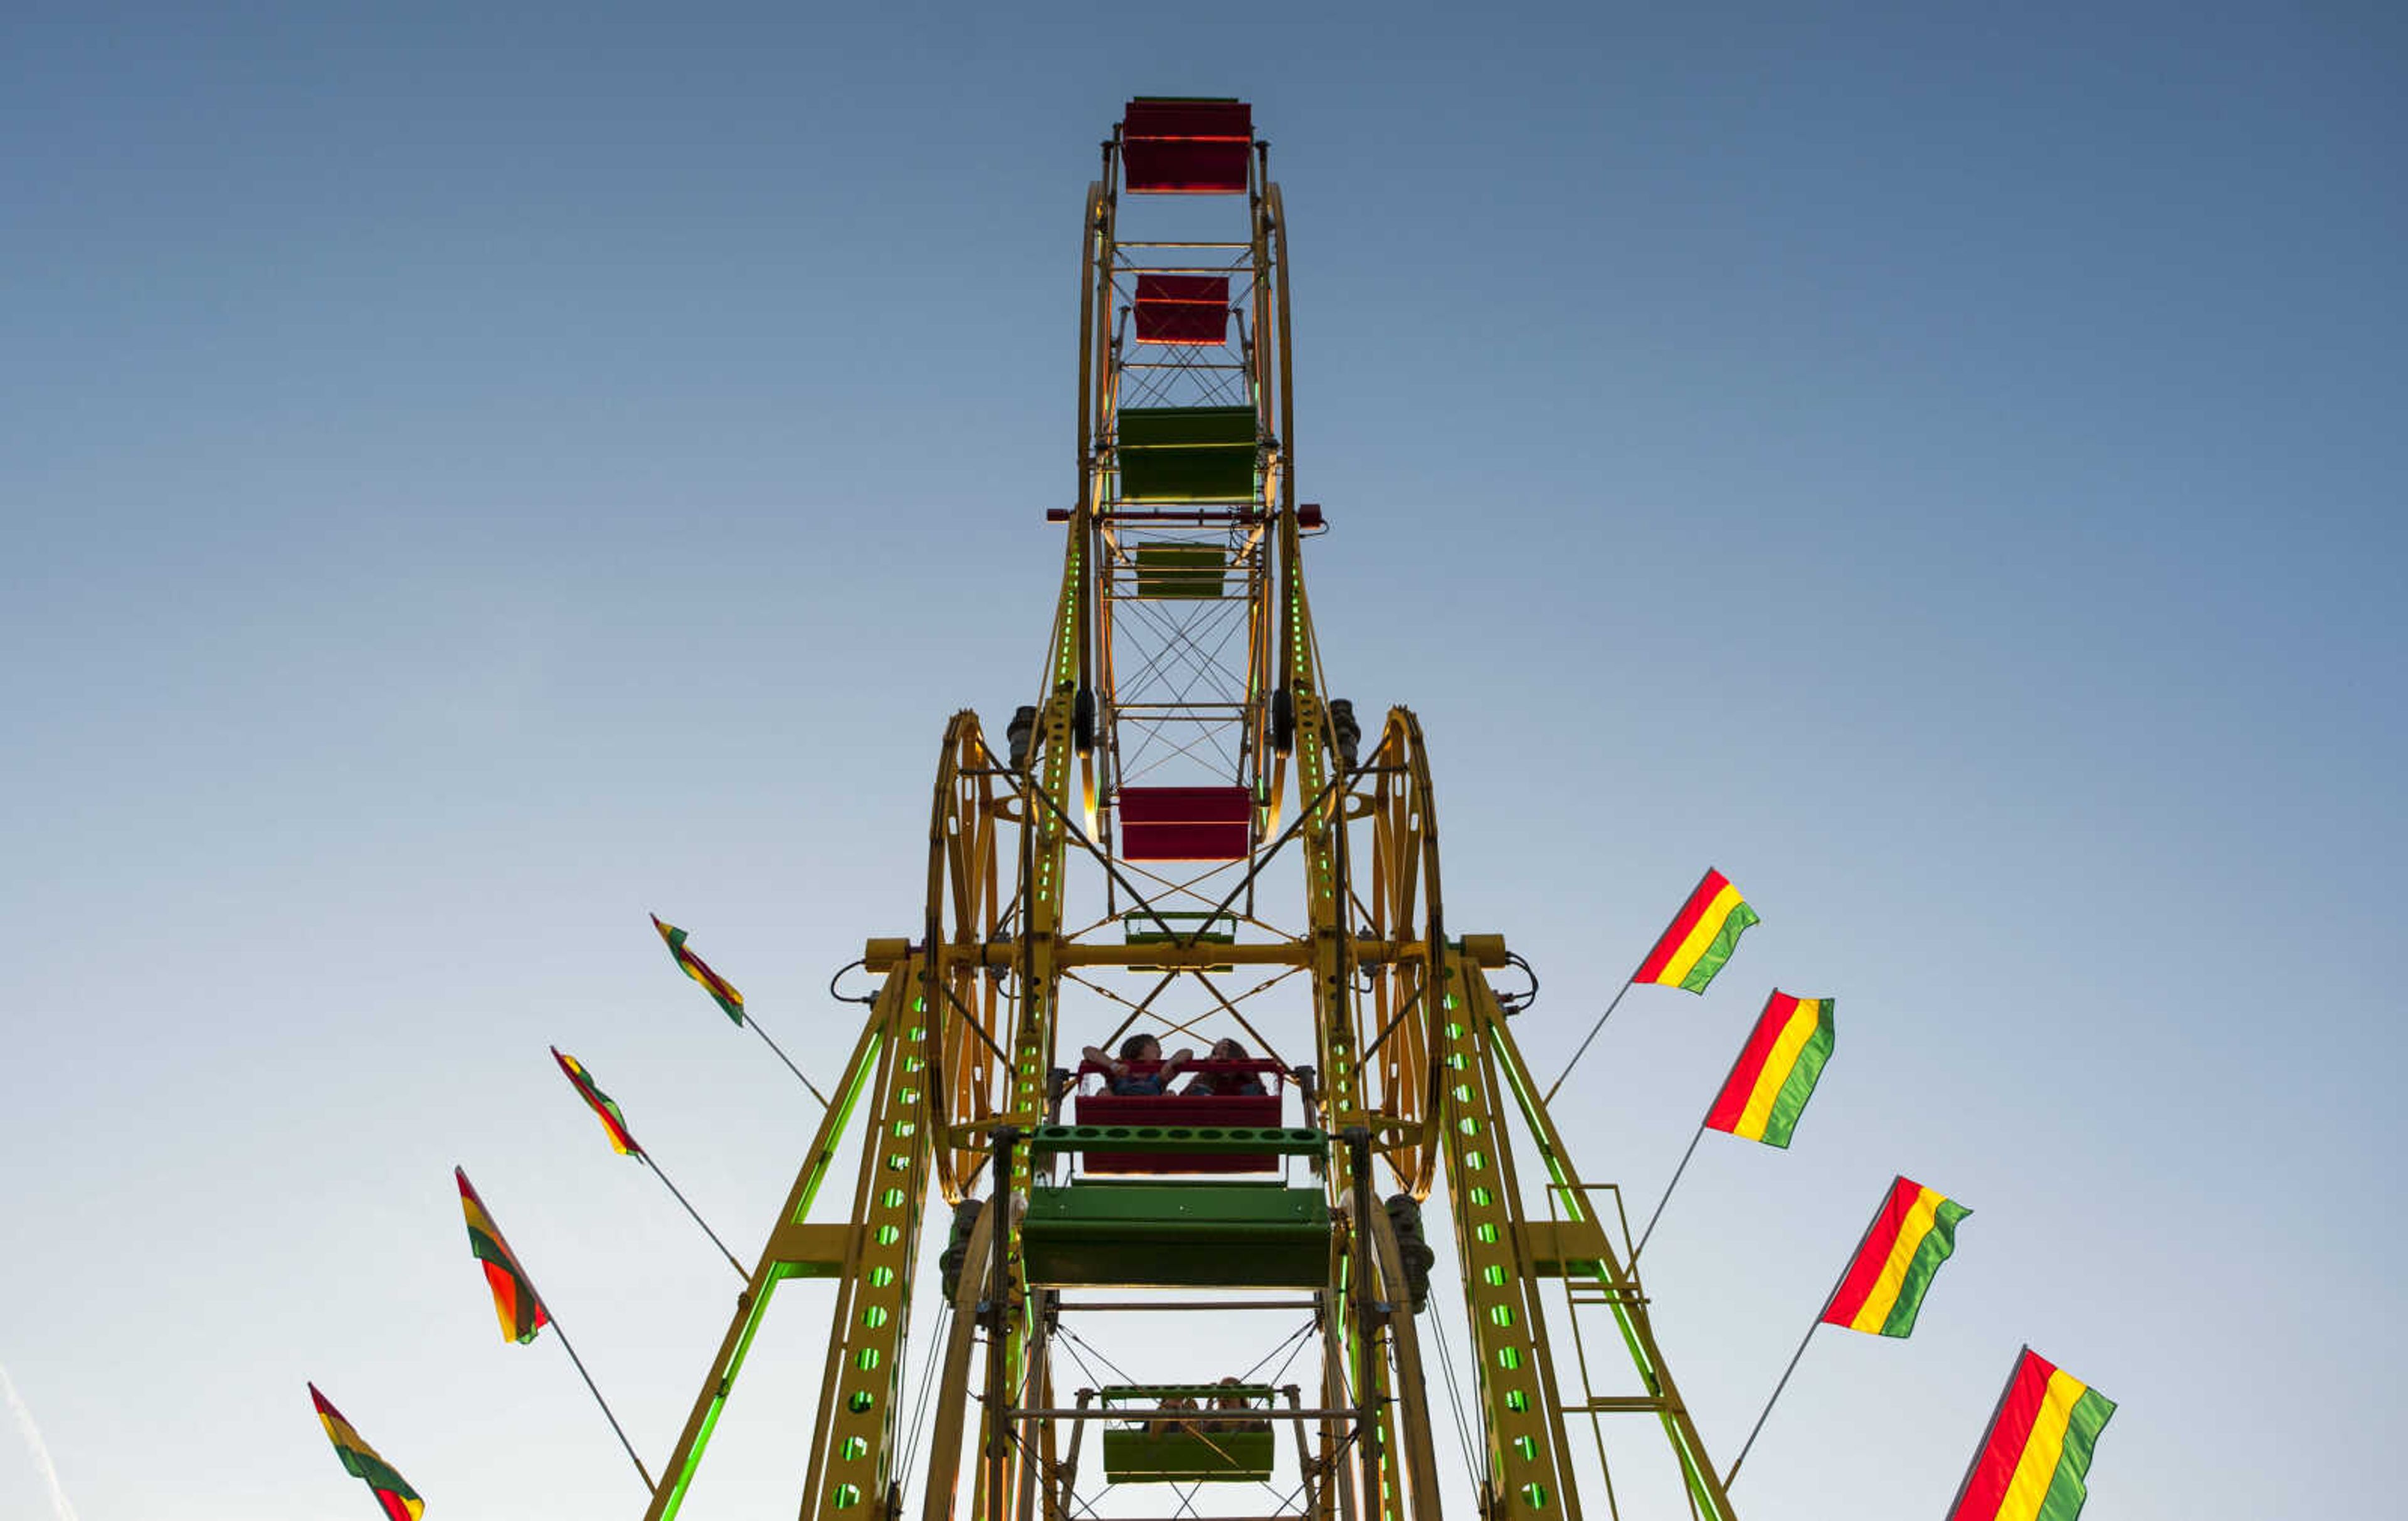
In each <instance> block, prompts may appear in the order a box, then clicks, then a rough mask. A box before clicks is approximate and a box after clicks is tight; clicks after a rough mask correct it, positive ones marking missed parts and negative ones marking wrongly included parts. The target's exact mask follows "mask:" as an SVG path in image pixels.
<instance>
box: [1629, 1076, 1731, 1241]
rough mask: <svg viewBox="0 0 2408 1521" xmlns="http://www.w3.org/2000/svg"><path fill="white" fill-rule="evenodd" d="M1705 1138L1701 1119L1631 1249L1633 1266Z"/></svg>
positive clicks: (1703, 1124)
mask: <svg viewBox="0 0 2408 1521" xmlns="http://www.w3.org/2000/svg"><path fill="white" fill-rule="evenodd" d="M1708 1112H1709V1113H1711V1112H1712V1111H1708ZM1705 1139H1706V1122H1705V1121H1703V1120H1699V1122H1698V1133H1697V1134H1696V1135H1694V1136H1691V1137H1690V1138H1689V1149H1688V1150H1687V1151H1684V1152H1683V1153H1682V1154H1681V1165H1680V1166H1679V1167H1676V1168H1674V1169H1672V1181H1671V1182H1670V1183H1668V1184H1665V1185H1664V1197H1663V1198H1659V1199H1657V1200H1656V1212H1655V1213H1653V1214H1651V1215H1649V1216H1648V1217H1647V1228H1646V1229H1645V1230H1642V1231H1641V1232H1640V1233H1639V1244H1638V1245H1637V1246H1634V1247H1632V1248H1631V1249H1630V1265H1631V1266H1632V1267H1634V1268H1635V1267H1637V1266H1639V1254H1640V1253H1641V1252H1644V1251H1646V1250H1647V1238H1648V1237H1650V1236H1653V1235H1655V1234H1656V1221H1658V1220H1661V1219H1663V1218H1664V1206H1665V1205H1667V1204H1670V1203H1671V1202H1672V1190H1673V1189H1675V1188H1678V1187H1680V1186H1681V1174H1683V1173H1684V1172H1686V1171H1688V1170H1689V1158H1690V1157H1692V1156H1695V1155H1698V1142H1699V1141H1703V1140H1705Z"/></svg>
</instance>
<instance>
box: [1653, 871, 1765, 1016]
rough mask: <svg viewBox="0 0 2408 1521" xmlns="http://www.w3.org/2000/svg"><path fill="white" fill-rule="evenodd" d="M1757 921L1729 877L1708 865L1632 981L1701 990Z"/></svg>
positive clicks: (1691, 990)
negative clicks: (1696, 885) (1695, 888)
mask: <svg viewBox="0 0 2408 1521" xmlns="http://www.w3.org/2000/svg"><path fill="white" fill-rule="evenodd" d="M1758 922H1759V921H1758V920H1757V918H1756V911H1755V910H1754V909H1751V908H1749V907H1748V906H1747V900H1746V899H1745V898H1743V897H1740V896H1739V889H1738V888H1736V887H1733V886H1732V885H1731V884H1730V879H1729V878H1728V877H1726V876H1724V875H1723V874H1722V873H1721V872H1719V871H1716V870H1713V869H1712V868H1708V869H1707V872H1706V874H1705V876H1704V878H1702V879H1701V880H1700V881H1699V883H1698V890H1697V891H1696V892H1694V893H1691V894H1690V895H1689V901H1687V902H1686V903H1684V904H1682V905H1681V911H1680V912H1679V913H1676V914H1674V915H1673V916H1672V923H1671V925H1670V926H1669V927H1667V928H1666V929H1665V931H1664V938H1663V939H1662V940H1657V941H1656V949H1654V950H1653V951H1650V952H1648V953H1647V959H1646V960H1644V961H1642V962H1641V963H1640V964H1639V975H1638V976H1636V977H1633V978H1632V979H1631V981H1632V982H1634V983H1662V984H1663V985H1664V986H1666V987H1684V988H1687V989H1688V990H1689V991H1690V992H1692V993H1703V992H1704V991H1705V990H1706V984H1707V983H1711V982H1713V980H1714V973H1716V972H1718V971H1720V970H1722V969H1723V963H1724V962H1726V961H1728V960H1729V959H1730V954H1731V952H1732V951H1733V950H1734V949H1736V948H1737V947H1738V945H1739V938H1740V937H1741V936H1742V935H1744V934H1745V933H1747V926H1750V925H1753V924H1756V923H1758Z"/></svg>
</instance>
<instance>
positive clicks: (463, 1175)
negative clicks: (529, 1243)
mask: <svg viewBox="0 0 2408 1521" xmlns="http://www.w3.org/2000/svg"><path fill="white" fill-rule="evenodd" d="M452 1176H453V1177H454V1178H457V1179H458V1180H459V1182H460V1209H461V1212H463V1213H464V1214H466V1215H467V1217H468V1250H469V1251H470V1252H471V1253H472V1254H474V1255H475V1256H476V1258H477V1260H478V1261H480V1262H481V1263H483V1264H484V1265H485V1283H486V1284H487V1286H489V1287H491V1288H492V1289H493V1291H494V1314H495V1317H496V1318H497V1319H499V1320H500V1321H501V1323H502V1334H503V1335H504V1336H505V1337H508V1338H509V1340H511V1341H513V1342H532V1341H534V1340H535V1333H536V1332H538V1331H539V1330H541V1329H543V1327H544V1326H545V1324H546V1323H548V1322H549V1321H550V1320H551V1319H552V1317H551V1316H550V1315H549V1314H547V1313H544V1308H543V1300H542V1299H538V1297H537V1296H536V1292H535V1284H532V1283H530V1282H529V1281H528V1280H527V1275H526V1270H525V1269H523V1268H521V1267H520V1266H519V1259H518V1258H517V1257H516V1256H513V1255H512V1254H511V1252H510V1243H509V1242H508V1241H504V1240H502V1232H501V1227H498V1226H496V1225H495V1224H494V1217H493V1216H492V1215H490V1214H488V1213H486V1212H485V1201H484V1200H483V1199H481V1198H478V1197H477V1190H476V1188H475V1187H474V1185H472V1184H470V1183H469V1182H468V1173H467V1170H466V1169H463V1168H453V1169H452Z"/></svg>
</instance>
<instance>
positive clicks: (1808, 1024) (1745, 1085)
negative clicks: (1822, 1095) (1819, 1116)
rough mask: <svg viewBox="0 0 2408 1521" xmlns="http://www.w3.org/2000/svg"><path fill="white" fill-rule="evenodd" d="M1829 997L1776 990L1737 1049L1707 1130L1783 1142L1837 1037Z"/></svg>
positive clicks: (1775, 1143) (1770, 1142) (1770, 1143)
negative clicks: (1799, 996) (1737, 1054)
mask: <svg viewBox="0 0 2408 1521" xmlns="http://www.w3.org/2000/svg"><path fill="white" fill-rule="evenodd" d="M1835 1001H1836V1000H1834V999H1831V998H1793V997H1790V996H1789V995H1788V994H1786V993H1784V992H1782V991H1780V990H1779V989H1777V988H1776V989H1774V990H1773V994H1772V997H1770V998H1768V999H1766V1000H1765V1004H1764V1012H1763V1013H1762V1014H1760V1015H1759V1016H1757V1018H1756V1033H1754V1034H1753V1035H1750V1036H1749V1037H1748V1038H1747V1044H1746V1045H1744V1046H1742V1047H1741V1048H1740V1054H1739V1060H1738V1061H1736V1062H1734V1063H1732V1064H1731V1070H1730V1076H1729V1077H1727V1078H1725V1079H1724V1080H1723V1091H1722V1093H1721V1094H1720V1095H1719V1096H1718V1097H1717V1098H1715V1099H1714V1107H1713V1108H1712V1109H1710V1110H1708V1111H1707V1112H1706V1128H1707V1129H1709V1130H1720V1131H1722V1132H1723V1133H1724V1134H1725V1135H1732V1136H1737V1137H1739V1138H1740V1139H1741V1140H1742V1141H1762V1142H1764V1143H1765V1144H1766V1145H1768V1146H1786V1145H1788V1144H1789V1137H1790V1135H1791V1133H1792V1132H1794V1131H1795V1130H1796V1129H1797V1128H1798V1116H1799V1115H1800V1114H1802V1113H1804V1112H1805V1111H1806V1100H1807V1099H1809V1098H1813V1097H1814V1083H1815V1081H1816V1080H1817V1079H1819V1078H1820V1077H1821V1076H1822V1075H1823V1064H1824V1063H1825V1062H1827V1061H1828V1060H1830V1059H1831V1045H1832V1041H1833V1040H1834V1039H1835V1031H1834V1026H1833V1024H1832V1005H1833V1004H1834V1002H1835Z"/></svg>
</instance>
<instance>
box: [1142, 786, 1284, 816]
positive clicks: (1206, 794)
mask: <svg viewBox="0 0 2408 1521" xmlns="http://www.w3.org/2000/svg"><path fill="white" fill-rule="evenodd" d="M1120 810H1121V822H1122V823H1123V824H1243V823H1245V822H1246V819H1247V817H1248V815H1249V814H1250V813H1252V811H1253V810H1254V799H1253V798H1252V797H1250V796H1247V793H1246V789H1245V788H1243V787H1123V788H1122V789H1121V793H1120Z"/></svg>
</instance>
